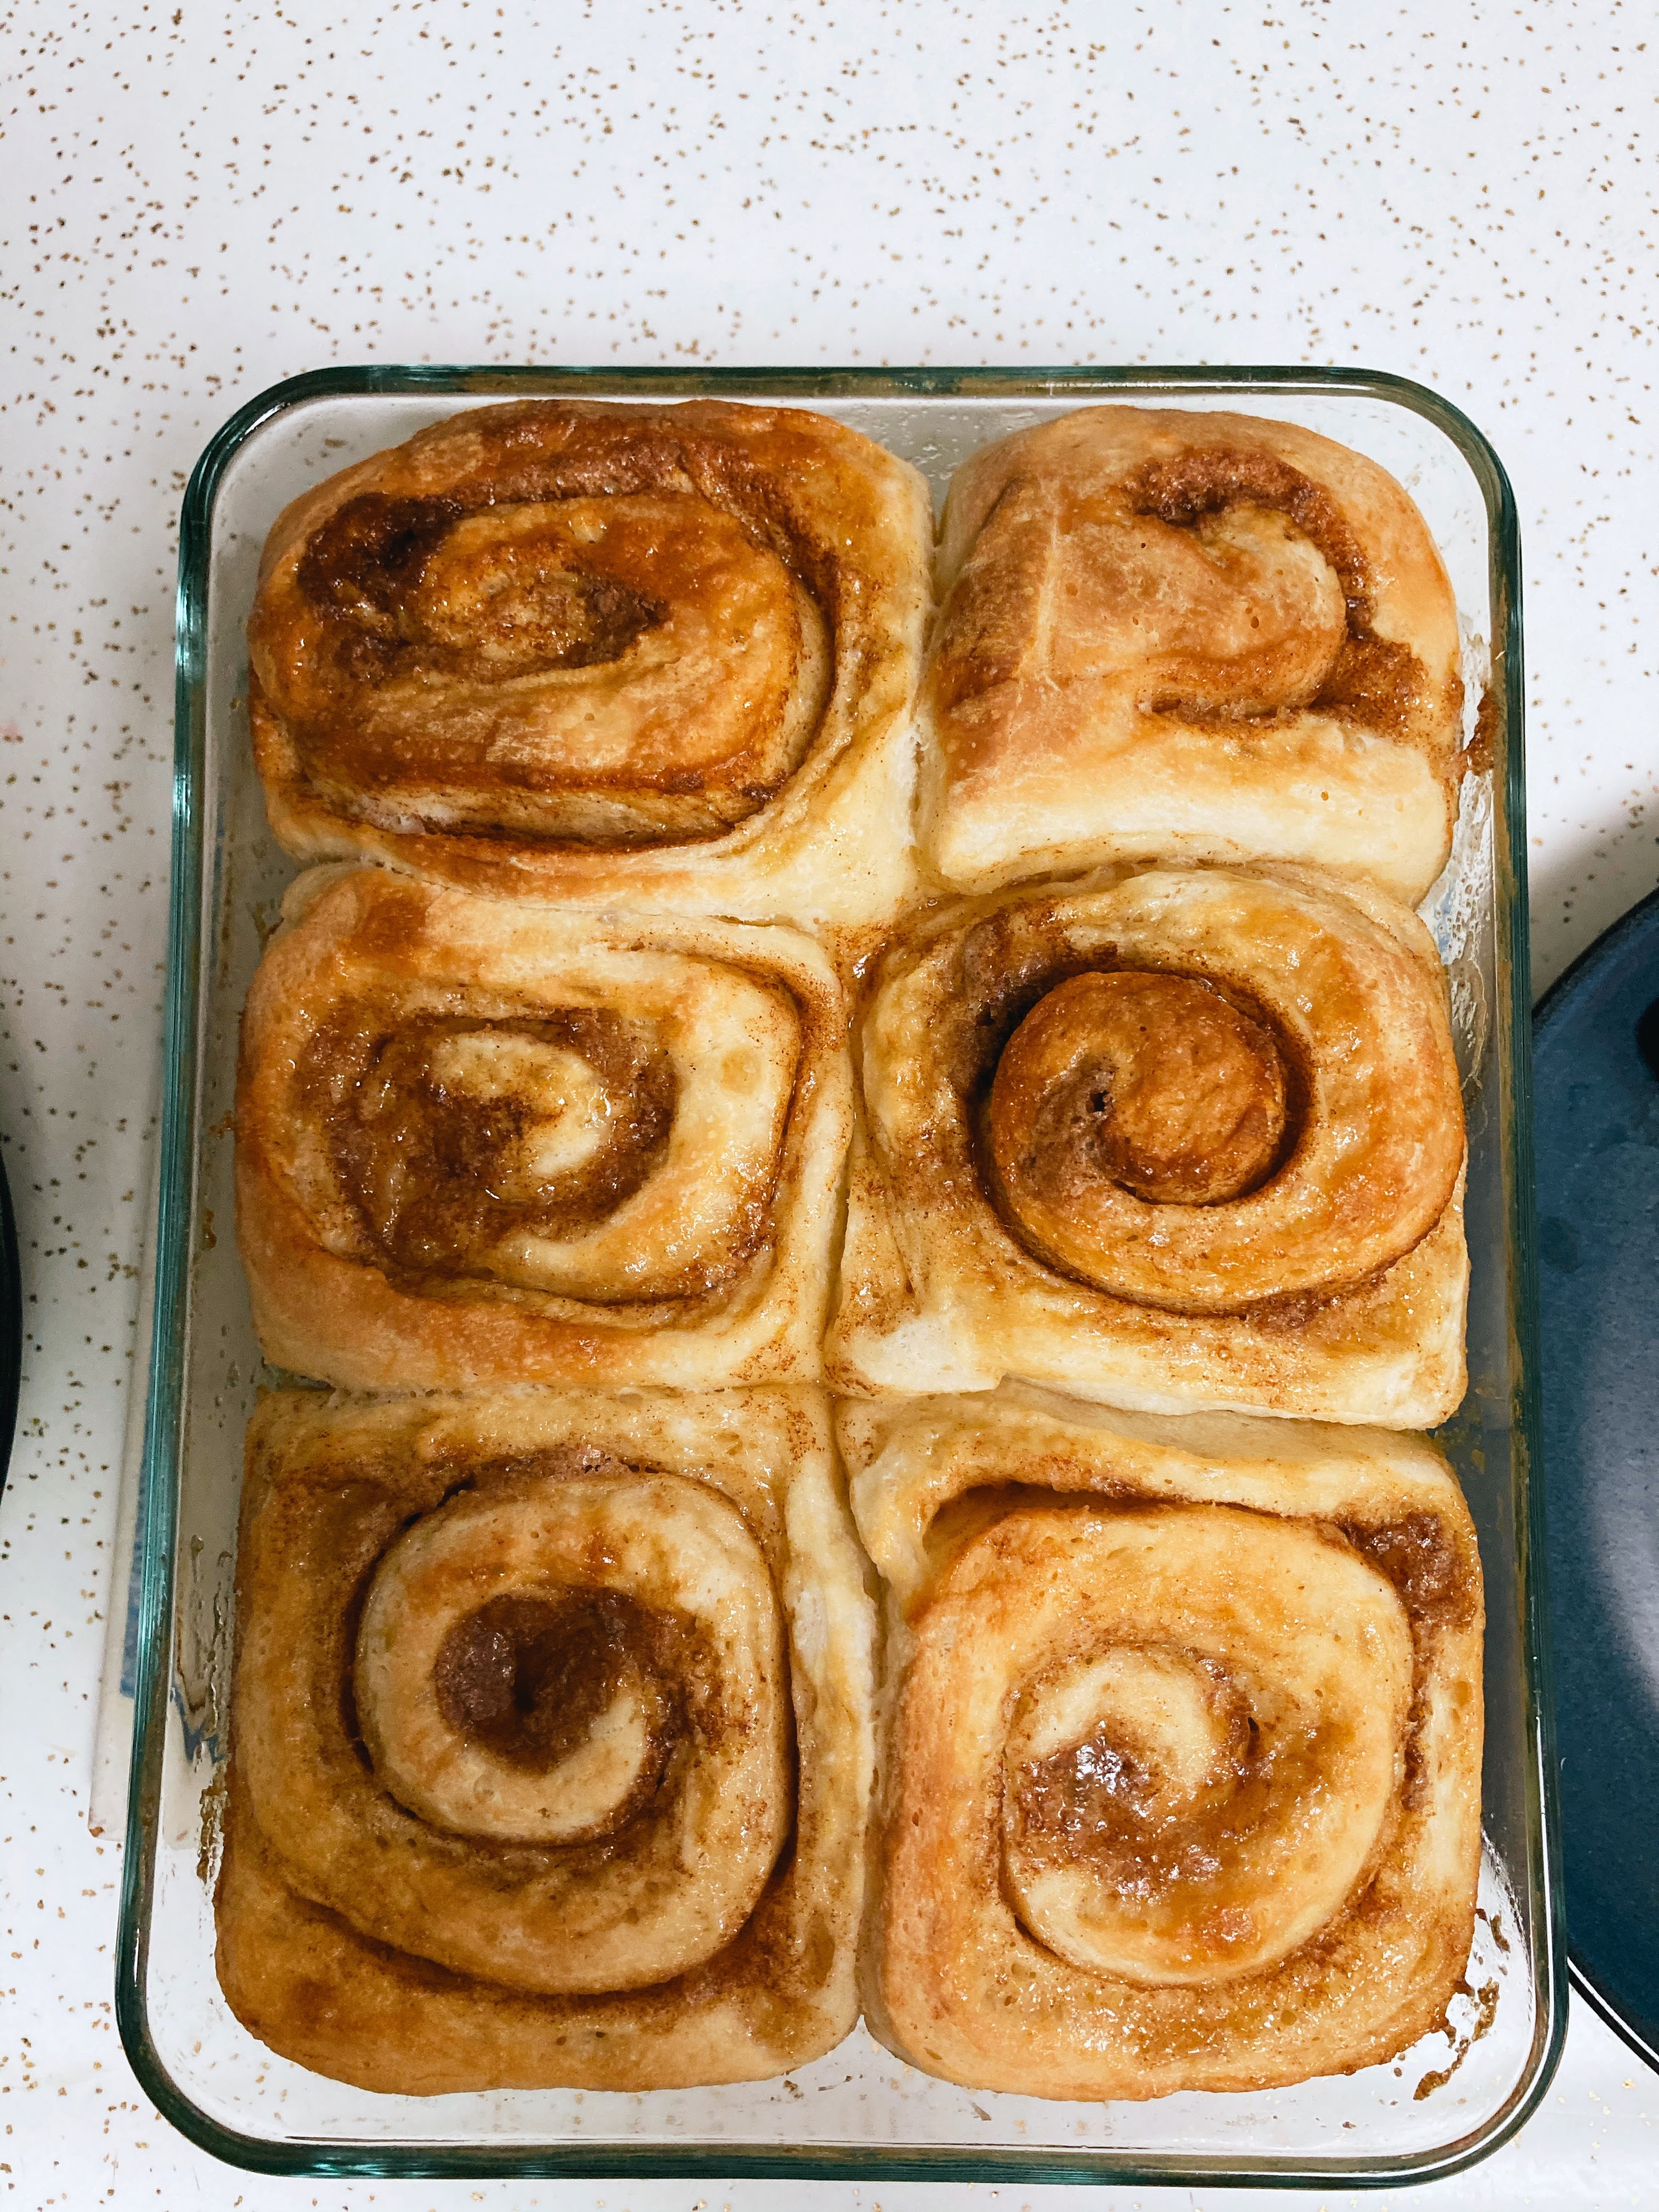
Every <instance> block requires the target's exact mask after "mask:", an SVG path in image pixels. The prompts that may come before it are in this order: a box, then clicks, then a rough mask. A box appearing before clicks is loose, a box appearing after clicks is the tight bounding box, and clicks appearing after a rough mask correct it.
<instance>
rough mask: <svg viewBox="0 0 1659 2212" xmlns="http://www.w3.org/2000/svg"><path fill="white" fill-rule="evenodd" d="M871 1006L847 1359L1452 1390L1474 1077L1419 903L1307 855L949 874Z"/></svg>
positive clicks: (1412, 1400) (1167, 1388)
mask: <svg viewBox="0 0 1659 2212" xmlns="http://www.w3.org/2000/svg"><path fill="white" fill-rule="evenodd" d="M861 1034H862V1062H863V1066H862V1078H863V1085H862V1087H863V1099H864V1109H865V1127H864V1130H863V1132H862V1133H861V1136H860V1141H859V1145H858V1147H857V1149H856V1151H855V1153H854V1168H853V1182H852V1190H851V1197H850V1205H849V1218H848V1237H847V1243H846V1249H845V1254H844V1257H843V1261H842V1279H841V1291H840V1303H839V1307H838V1310H837V1312H836V1317H835V1320H834V1322H832V1325H831V1332H830V1369H829V1371H830V1373H831V1376H832V1378H833V1379H834V1380H836V1383H838V1385H839V1386H840V1387H842V1388H844V1389H852V1390H854V1391H866V1392H867V1391H880V1390H919V1389H927V1388H939V1389H962V1390H977V1389H986V1388H988V1387H989V1386H990V1385H991V1384H993V1383H996V1382H997V1381H998V1380H999V1379H1000V1377H1002V1376H1005V1375H1009V1376H1024V1377H1026V1378H1028V1379H1030V1380H1035V1381H1039V1382H1050V1383H1060V1384H1063V1385H1064V1386H1065V1387H1066V1389H1071V1390H1076V1391H1079V1392H1081V1393H1083V1394H1084V1395H1087V1396H1090V1397H1099V1398H1103V1399H1104V1400H1106V1401H1108V1402H1109V1403H1112V1404H1117V1405H1124V1406H1133V1407H1142V1408H1144V1409H1146V1410H1149V1411H1152V1412H1161V1411H1170V1412H1176V1411H1180V1410H1182V1408H1185V1407H1217V1408H1221V1407H1231V1408H1235V1409H1237V1410H1241V1411H1250V1410H1260V1411H1265V1412H1272V1413H1291V1414H1300V1415H1304V1416H1309V1417H1311V1418H1314V1419H1334V1420H1345V1421H1367V1422H1376V1423H1386V1424H1388V1425H1393V1426H1398V1427H1402V1428H1416V1427H1430V1426H1432V1425H1433V1424H1434V1423H1436V1422H1437V1421H1439V1420H1442V1419H1444V1418H1445V1417H1446V1416H1447V1415H1448V1414H1449V1413H1450V1412H1451V1411H1452V1410H1453V1408H1454V1407H1455V1405H1456V1404H1457V1401H1458V1400H1459V1399H1460V1398H1461V1397H1462V1392H1463V1383H1464V1368H1463V1310H1464V1300H1465V1291H1466V1283H1467V1274H1468V1259H1467V1255H1466V1251H1465V1248H1464V1243H1463V1230H1462V1174H1463V1161H1464V1135H1463V1116H1462V1099H1461V1096H1460V1091H1459V1085H1458V1076H1457V1068H1456V1065H1455V1060H1454V1058H1453V1054H1452V1045H1451V1038H1450V1035H1449V1029H1448V1024H1447V1018H1446V1006H1445V993H1444V987H1443V977H1442V975H1441V972H1440V969H1439V964H1438V962H1437V959H1436V957H1435V953H1434V948H1433V945H1432V944H1431V940H1430V939H1429V936H1428V933H1427V932H1426V930H1425V929H1424V927H1423V926H1422V924H1421V923H1420V922H1419V921H1418V920H1417V919H1416V917H1415V916H1414V915H1412V914H1411V913H1409V912H1408V911H1407V909H1406V908H1403V907H1399V906H1396V905H1395V903H1394V902H1393V901H1392V900H1389V899H1387V898H1385V897H1383V896H1382V895H1381V894H1380V893H1378V892H1376V891H1368V890H1364V889H1363V888H1361V887H1358V886H1354V885H1347V886H1344V885H1340V884H1335V883H1334V882H1332V881H1331V880H1330V879H1329V878H1320V877H1316V876H1315V875H1313V874H1312V873H1311V872H1297V871H1294V870H1280V871H1278V872H1255V871H1251V872H1246V871H1243V870H1223V869H1176V868H1158V869H1147V870H1145V871H1142V872H1137V873H1128V874H1121V875H1115V876H1113V875H1103V876H1100V877H1097V878H1091V879H1090V880H1089V881H1086V882H1085V883H1082V884H1070V885H1064V886H1047V887H1043V888H1040V889H1027V890H1018V891H1010V892H1005V893H1003V894H1001V895H1000V896H995V897H992V898H987V899H981V900H976V901H964V902H961V903H959V904H957V905H956V906H954V907H951V908H945V909H943V910H941V911H939V912H937V913H934V914H932V915H927V916H925V917H923V918H922V919H921V920H920V921H917V922H915V923H914V924H912V925H911V926H910V927H909V928H908V930H907V931H905V932H904V933H902V934H901V936H900V937H899V938H898V939H896V942H895V943H894V945H893V946H892V947H891V949H890V951H889V952H888V954H887V956H886V957H885V959H884V962H883V963H882V965H881V967H880V969H878V979H877V983H876V988H875V992H874V996H873V999H872V1002H871V1004H870V1006H869V1008H868V1011H867V1012H866V1015H865V1018H864V1020H863V1024H862V1033H861Z"/></svg>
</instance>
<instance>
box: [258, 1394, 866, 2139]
mask: <svg viewBox="0 0 1659 2212" xmlns="http://www.w3.org/2000/svg"><path fill="white" fill-rule="evenodd" d="M862 1574H863V1567H862V1562H861V1559H860V1553H859V1551H858V1547H857V1544H856V1542H855V1541H854V1537H853V1534H852V1529H851V1525H850V1522H848V1516H847V1512H846V1508H845V1504H844V1502H843V1500H842V1496H841V1492H840V1490H839V1488H838V1485H837V1479H836V1473H835V1463H834V1456H833V1453H832V1451H831V1449H830V1437H829V1414H828V1405H827V1401H826V1400H825V1399H824V1398H823V1395H821V1394H820V1393H817V1392H814V1391H811V1390H804V1389H787V1388H786V1389H757V1390H742V1391H731V1392H724V1393H720V1394H714V1395H685V1396H678V1397H674V1396H667V1395H656V1396H653V1395H634V1396H629V1397H606V1396H604V1395H599V1394H598V1393H587V1392H552V1391H538V1390H521V1391H517V1392H506V1393H498V1394H496V1395H492V1396H482V1397H477V1398H471V1399H461V1398H426V1399H421V1400H407V1399H406V1400H403V1401H396V1402H392V1403H390V1404H380V1405H366V1404H358V1405H355V1406H354V1405H349V1404H341V1403H339V1402H338V1401H331V1400H329V1399H326V1398H324V1397H322V1396H320V1395H313V1394H311V1393H298V1392H289V1393H284V1394H279V1395H276V1396H273V1397H270V1398H268V1399H267V1400H266V1401H264V1404H263V1405H262V1406H261V1407H260V1409H259V1412H258V1414H257V1415H256V1416H255V1419H254V1421H253V1424H252V1427H251V1429H250V1431H249V1435H248V1448H247V1480H246V1492H245V1497H244V1504H243V1514H242V1529H241V1538H240V1553H239V1557H238V1562H237V1609H238V1634H237V1660H236V1676H235V1686H234V1707H233V1712H232V1763H231V1778H230V1791H229V1805H228V1820H227V1828H226V1844H225V1856H224V1860H223V1864H222V1872H221V1875H220V1880H219V1886H218V1892H217V1899H216V1908H217V1919H218V1929H219V1949H218V1968H219V1977H220V1980H221V1983H222V1985H223V1988H224V1990H225V1993H226V1995H227V1996H228V1998H229V2000H230V2003H231V2006H232V2008H233V2010H234V2012H235V2013H236V2015H237V2016H238V2018H239V2019H240V2020H241V2021H243V2022H244V2024H245V2025H246V2027H248V2028H250V2029H251V2030H252V2033H254V2034H255V2035H257V2036H258V2037H259V2038H260V2039H261V2040H263V2041H264V2042H265V2043H267V2044H269V2045H270V2046H271V2048H272V2049H273V2050H276V2051H280V2052H282V2053H283V2055H284V2056H285V2057H290V2058H294V2059H297V2060H298V2061H299V2062H300V2063H301V2064H302V2065H306V2066H308V2067H311V2068H313V2069H314V2070H316V2071H318V2072H319V2073H324V2074H328V2075H333V2076H334V2077H336V2078H337V2079H338V2080H342V2081H351V2082H355V2083H356V2084H357V2085H358V2086H360V2087H364V2088H370V2089H382V2090H390V2091H394V2092H396V2093H399V2094H403V2095H434V2094H438V2093H443V2092H446V2091H450V2090H460V2089H484V2088H513V2087H541V2086H549V2085H553V2084H572V2085H576V2086H581V2087H595V2088H627V2089H645V2088H654V2087H674V2086H680V2085H684V2084H688V2083H693V2082H714V2081H744V2080H750V2079H755V2078H758V2077H762V2076H764V2075H770V2074H775V2073H781V2072H783V2071H784V2070H785V2069H787V2068H788V2067H790V2066H793V2065H797V2064H799V2063H803V2062H804V2061H805V2060H806V2059H808V2058H811V2057H816V2056H817V2055H818V2053H820V2052H821V2051H826V2050H828V2049H829V2048H830V2047H831V2045H834V2044H835V2043H836V2042H838V2041H839V2040H840V2039H841V2038H842V2036H843V2035H844V2034H845V2033H847V2031H848V2029H849V2028H850V2027H851V2026H852V2024H853V2021H854V2015H855V2010H856V2005H855V2000H854V1987H853V1978H854V1958H853V1954H854V1943H855V1941H856V1932H857V1928H858V1923H859V1916H860V1903H861V1898H862V1893H863V1887H864V1879H865V1874H864V1867H865V1851H866V1843H865V1832H866V1812H867V1803H868V1795H869V1785H870V1772H871V1761H872V1744H871V1733H870V1692H871V1668H872V1626H873V1624H872V1616H871V1609H870V1607H869V1603H868V1601H867V1599H866V1595H865V1591H864V1585H863V1581H862Z"/></svg>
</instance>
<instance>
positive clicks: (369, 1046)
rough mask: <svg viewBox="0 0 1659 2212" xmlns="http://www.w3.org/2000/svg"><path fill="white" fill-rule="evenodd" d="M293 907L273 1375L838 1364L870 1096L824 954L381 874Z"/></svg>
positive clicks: (263, 1044) (434, 1377)
mask: <svg viewBox="0 0 1659 2212" xmlns="http://www.w3.org/2000/svg"><path fill="white" fill-rule="evenodd" d="M286 911H287V913H288V915H289V927H288V928H287V929H286V930H285V931H284V932H283V933H281V934H280V935H279V936H278V937H277V938H276V940H275V942H274V943H273V944H272V945H271V946H270V949H269V950H268V951H267V952H266V955H265V957H264V962H263V963H262V964H261V967H260V969H259V971H258V975H256V977H255V979H254V982H253V987H252V990H251V991H250V993H249V994H248V1001H247V1006H246V1012H245V1015H244V1018H243V1027H242V1061H241V1068H240V1080H239V1088H238V1096H237V1109H236V1131H237V1189H238V1212H237V1223H238V1231H239V1234H240V1240H241V1247H242V1255H243V1260H244V1262H245V1264H246V1269H247V1275H248V1281H249V1285H250V1287H251V1289H252V1298H253V1310H254V1319H255V1322H256V1324H257V1326H258V1331H259V1335H260V1340H261V1342H262V1344H263V1345H264V1350H265V1355H266V1357H267V1358H269V1359H270V1360H271V1361H272V1362H273V1363H275V1364H277V1365H279V1366H283V1367H288V1368H291V1369H294V1370H296V1371H298V1372H299V1373H301V1374H307V1375H315V1376H320V1377H321V1378H322V1379H323V1380H324V1381H325V1382H329V1383H338V1384H341V1385H343V1386H345V1387H347V1388H350V1389H404V1388H408V1389H443V1388H465V1387H471V1386H472V1385H474V1384H477V1383H490V1382H518V1381H528V1382H551V1383H556V1382H583V1383H589V1382H591V1383H611V1384H616V1383H670V1384H673V1385H676V1386H681V1387H688V1388H689V1387H696V1386H698V1385H702V1384H713V1383H739V1382H756V1381H770V1380H779V1379H801V1380H811V1379H813V1378H814V1377H815V1376H817V1374H818V1373H819V1371H820V1340H821V1336H822V1332H823V1311H824V1306H825V1304H826V1301H827V1297H828V1290H827V1282H828V1273H829V1252H830V1244H831V1239H832V1237H833V1234H834V1232H835V1230H836V1225H837V1219H838V1209H839V1191H840V1178H841V1174H842V1157H843V1154H844V1152H845V1149H846V1144H847V1133H848V1117H849V1080H848V1066H847V1053H846V1045H845V1040H844V1032H845V1014H844V1012H843V1010H842V1000H841V996H840V993H839V990H838V988H837V986H836V981H835V979H834V977H833V975H832V974H831V972H830V969H829V965H828V963H827V962H826V960H825V958H824V957H823V954H822V953H821V952H820V951H818V949H817V946H815V945H813V944H811V942H810V940H808V939H805V938H804V937H800V936H798V935H797V934H796V933H793V931H789V930H784V929H776V928H771V929H760V928H748V927H743V926H741V925H736V924H731V923H724V924H722V923H717V922H701V923H700V922H694V921H677V920H674V919H671V918H669V917H661V916H659V917H657V918H656V919H654V920H653V919H651V918H649V917H646V918H640V919H636V920H632V921H628V920H623V919H621V918H618V917H615V916H611V917H604V916H596V915H580V914H573V913H569V912H567V911H564V910H562V909H560V908H550V907H547V906H544V905H542V904H539V903H532V902H527V901H524V900H506V899H490V898H481V897H476V896H470V895H468V894H466V893H465V892H460V891H455V890H446V889H444V888H442V887H441V886H437V885H432V884H422V883H419V882H417V881H415V880H412V879H410V878H406V877H401V876H397V875H393V874H392V873H390V872H387V871H386V870H384V869H380V868H362V869H353V870H348V871H345V872H341V871H337V870H336V871H328V870H319V871H317V872H314V873H313V875H311V876H308V877H306V878H301V882H300V883H299V884H296V885H295V888H294V890H292V891H291V892H290V894H289V902H288V906H287V908H286Z"/></svg>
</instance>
